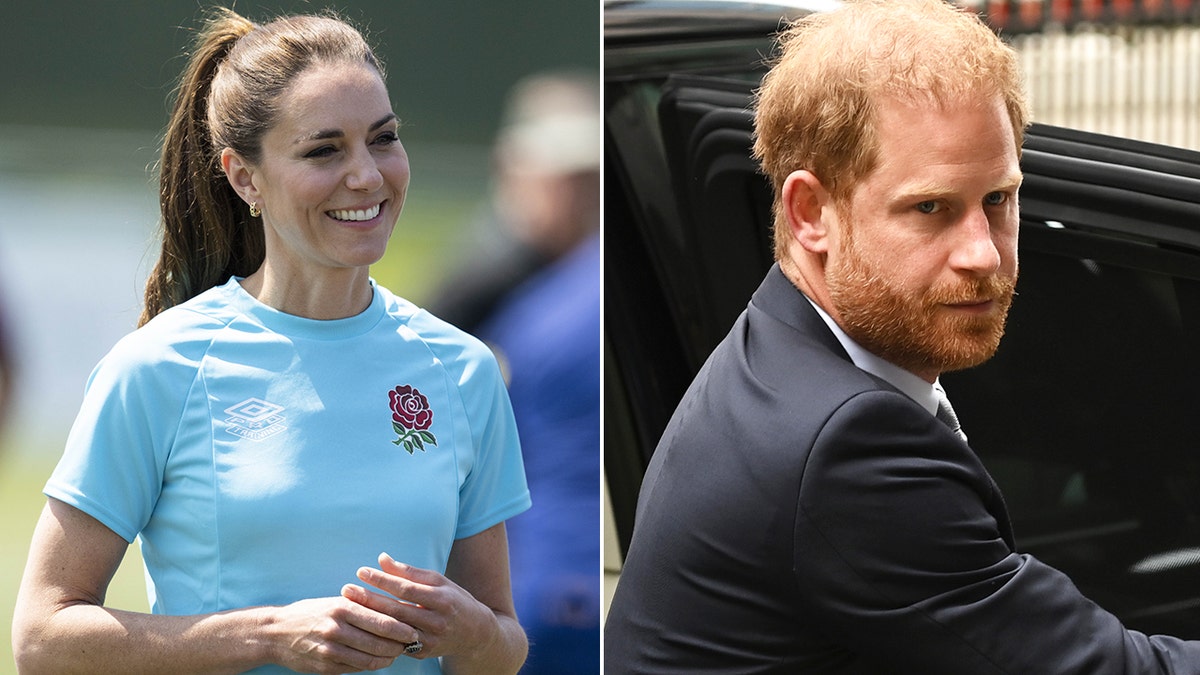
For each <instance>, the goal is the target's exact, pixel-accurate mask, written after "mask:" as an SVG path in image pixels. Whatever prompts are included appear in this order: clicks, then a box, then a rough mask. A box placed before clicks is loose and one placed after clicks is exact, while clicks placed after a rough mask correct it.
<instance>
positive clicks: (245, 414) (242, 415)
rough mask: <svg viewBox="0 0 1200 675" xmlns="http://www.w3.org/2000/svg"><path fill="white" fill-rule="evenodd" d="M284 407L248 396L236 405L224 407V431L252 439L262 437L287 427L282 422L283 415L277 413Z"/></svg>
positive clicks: (261, 438)
mask: <svg viewBox="0 0 1200 675" xmlns="http://www.w3.org/2000/svg"><path fill="white" fill-rule="evenodd" d="M283 411H284V407H283V406H281V405H276V404H274V403H270V402H268V401H264V400H262V399H261V398H248V399H246V400H245V401H242V402H241V403H238V404H237V405H233V406H229V407H228V408H226V409H225V414H226V415H229V417H227V418H225V431H228V432H229V433H231V434H233V435H234V436H241V437H242V438H248V439H250V440H252V441H261V440H263V439H264V438H268V437H270V436H274V435H275V434H277V433H279V432H281V431H283V430H284V429H287V427H286V426H285V425H284V424H283V421H284V419H285V418H284V416H283V415H280V414H279V413H281V412H283Z"/></svg>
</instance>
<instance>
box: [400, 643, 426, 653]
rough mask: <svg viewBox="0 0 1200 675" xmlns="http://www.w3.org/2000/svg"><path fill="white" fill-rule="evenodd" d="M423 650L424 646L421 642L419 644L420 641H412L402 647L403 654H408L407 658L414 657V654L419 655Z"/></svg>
mask: <svg viewBox="0 0 1200 675" xmlns="http://www.w3.org/2000/svg"><path fill="white" fill-rule="evenodd" d="M424 648H425V644H424V643H423V642H421V641H420V640H413V641H412V642H409V643H406V644H405V645H404V653H405V654H408V655H409V656H414V655H416V654H419V653H420V652H421V650H422V649H424Z"/></svg>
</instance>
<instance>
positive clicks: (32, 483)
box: [0, 162, 486, 675]
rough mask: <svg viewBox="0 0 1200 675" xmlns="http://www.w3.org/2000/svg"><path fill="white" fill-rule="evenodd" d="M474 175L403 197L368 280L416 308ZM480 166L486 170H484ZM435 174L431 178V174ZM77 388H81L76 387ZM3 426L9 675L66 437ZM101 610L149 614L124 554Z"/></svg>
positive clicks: (471, 194)
mask: <svg viewBox="0 0 1200 675" xmlns="http://www.w3.org/2000/svg"><path fill="white" fill-rule="evenodd" d="M471 165H472V166H473V167H475V168H474V169H473V171H474V173H475V175H470V176H467V178H468V179H467V180H462V178H463V176H462V170H461V169H460V171H459V172H458V175H457V176H456V175H454V172H449V171H448V172H446V173H444V174H443V175H441V176H433V177H432V178H431V180H421V181H420V183H418V184H416V185H414V186H413V187H412V188H411V189H410V191H409V194H408V198H407V201H406V204H405V207H404V214H403V215H402V216H401V218H400V222H399V223H398V224H397V226H396V231H395V233H394V234H393V236H392V240H391V242H390V244H389V246H388V251H387V254H386V255H385V256H384V258H383V260H381V261H380V262H379V263H377V264H376V265H375V266H374V267H372V275H373V276H374V277H375V279H376V280H377V281H378V282H379V283H381V284H383V285H384V286H386V287H388V288H389V289H391V290H392V291H394V292H396V293H397V294H399V295H401V296H404V297H406V298H408V299H410V300H413V301H414V302H417V303H418V304H420V303H421V302H422V301H423V300H424V299H425V298H426V297H428V295H429V293H430V292H431V291H432V290H433V289H434V288H435V286H436V285H437V283H438V282H439V281H440V280H441V279H442V278H443V277H444V275H445V274H446V273H447V271H448V269H449V268H450V267H452V266H453V265H454V264H455V263H456V262H457V261H458V260H459V259H460V258H461V256H462V255H463V254H465V252H466V251H467V250H468V249H469V248H470V247H471V246H472V243H473V241H472V235H473V232H472V230H471V228H470V225H469V223H471V221H472V219H473V217H474V216H475V214H476V213H477V212H478V211H479V209H480V208H481V204H482V203H483V200H484V197H485V194H486V192H485V190H486V187H485V185H486V177H485V175H484V172H482V171H481V170H480V167H481V164H480V163H479V162H471ZM483 166H486V165H483ZM435 173H436V172H435ZM79 386H80V388H82V387H83V382H82V381H81V382H80V383H79ZM18 422H19V421H17V420H10V423H9V425H8V427H7V428H6V429H4V430H2V431H3V433H0V675H14V674H15V673H16V666H15V664H14V662H13V656H12V641H11V639H10V637H9V636H10V635H11V632H12V614H13V608H14V604H15V601H16V596H17V588H18V586H19V584H20V579H21V574H22V572H23V570H24V568H25V559H26V556H27V555H28V551H29V540H30V537H31V536H32V534H33V528H34V525H35V524H36V522H37V518H38V514H39V513H40V512H41V509H42V507H43V506H44V504H45V497H44V496H43V495H42V494H41V488H42V485H43V484H44V483H45V482H46V479H47V478H48V477H49V475H50V472H51V471H52V470H53V468H54V463H55V462H56V461H57V458H58V456H59V454H60V452H61V444H62V440H63V439H65V437H66V432H67V429H55V430H51V432H50V433H46V434H44V435H39V436H38V437H31V436H30V435H29V433H28V432H27V431H26V430H24V429H21V430H20V431H16V430H15V429H20V425H19V423H18ZM106 604H108V605H109V606H112V607H116V608H121V609H128V610H135V611H148V604H147V600H146V587H145V580H144V575H143V571H142V562H141V556H140V554H139V552H138V550H137V546H136V545H134V546H131V547H130V548H129V551H128V552H127V553H126V555H125V559H124V561H123V562H122V564H121V568H120V569H119V570H118V571H117V574H116V577H115V578H114V579H113V581H112V584H111V585H110V586H109V591H108V598H107V601H106Z"/></svg>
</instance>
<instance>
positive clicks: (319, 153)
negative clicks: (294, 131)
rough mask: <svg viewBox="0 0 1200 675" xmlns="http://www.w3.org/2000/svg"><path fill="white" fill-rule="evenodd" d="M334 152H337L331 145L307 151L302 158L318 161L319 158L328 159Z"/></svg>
mask: <svg viewBox="0 0 1200 675" xmlns="http://www.w3.org/2000/svg"><path fill="white" fill-rule="evenodd" d="M334 152H337V150H336V149H335V148H334V147H333V146H332V145H322V146H321V147H319V148H314V149H312V150H309V151H308V152H307V153H306V154H305V155H304V156H305V157H306V158H310V159H319V158H321V157H328V156H330V155H332V154H333V153H334Z"/></svg>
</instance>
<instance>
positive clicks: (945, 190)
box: [900, 172, 1025, 200]
mask: <svg viewBox="0 0 1200 675" xmlns="http://www.w3.org/2000/svg"><path fill="white" fill-rule="evenodd" d="M1024 180H1025V176H1024V175H1023V174H1021V173H1020V172H1016V173H1013V174H1010V175H1008V176H1005V177H1004V178H1002V179H1000V180H999V181H997V183H996V184H995V185H994V186H992V191H993V192H998V191H1004V190H1015V189H1017V188H1019V187H1021V183H1022V182H1023V181H1024ZM954 193H955V190H954V189H952V188H950V187H949V186H947V185H944V184H942V183H938V182H936V181H932V182H928V183H915V184H913V185H906V186H904V189H903V192H902V194H901V195H900V196H901V199H903V200H907V199H915V198H922V199H938V198H941V197H945V196H946V195H952V194H954Z"/></svg>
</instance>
